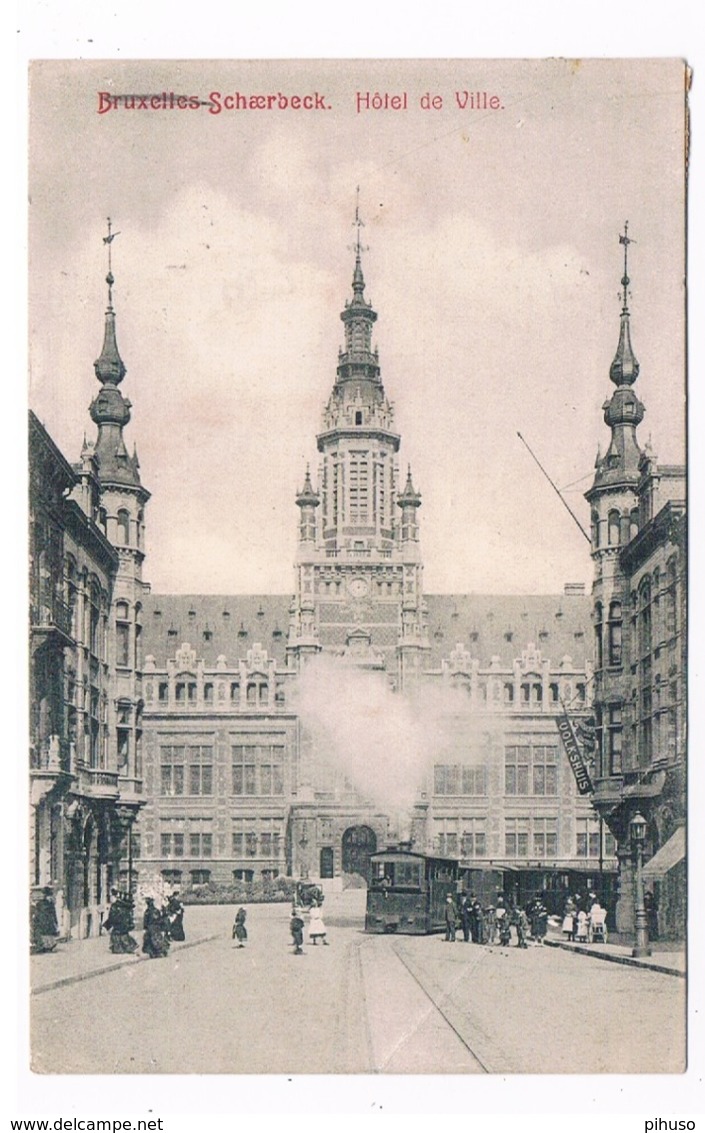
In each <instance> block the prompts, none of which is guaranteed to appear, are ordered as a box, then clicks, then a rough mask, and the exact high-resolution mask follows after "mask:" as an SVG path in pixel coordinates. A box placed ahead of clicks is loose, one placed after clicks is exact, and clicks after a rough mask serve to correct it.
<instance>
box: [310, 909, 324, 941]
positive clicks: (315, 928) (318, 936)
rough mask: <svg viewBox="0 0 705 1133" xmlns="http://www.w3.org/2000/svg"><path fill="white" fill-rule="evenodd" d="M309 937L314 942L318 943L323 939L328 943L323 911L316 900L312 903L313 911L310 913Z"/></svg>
mask: <svg viewBox="0 0 705 1133" xmlns="http://www.w3.org/2000/svg"><path fill="white" fill-rule="evenodd" d="M308 938H309V940H310V941H311V943H312V944H318V941H319V940H321V941H323V943H324V944H327V943H328V941H327V940H326V926H325V924H324V923H323V913H322V912H321V906H320V905H319V904H318V902H317V901H314V903H313V904H312V905H311V912H310V913H309V922H308Z"/></svg>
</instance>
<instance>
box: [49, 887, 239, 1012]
mask: <svg viewBox="0 0 705 1133" xmlns="http://www.w3.org/2000/svg"><path fill="white" fill-rule="evenodd" d="M200 913H201V910H200V908H199V909H198V910H195V909H194V908H193V907H189V908H188V909H187V916H188V918H189V921H190V923H187V925H186V931H187V939H186V940H185V941H184V942H183V943H172V945H171V949H170V954H172V953H174V952H179V951H181V950H183V949H184V948H193V947H194V946H195V945H197V944H204V943H205V942H206V941H208V940H213V939H215V937H216V936H220V935H221V933H214V932H213V931H212V925H211V926H210V931H208V929H207V928H206V926H205V925H204V924H203V923H199V922H202V920H203V916H202V914H201V915H199V914H200ZM225 927H226V926H224V928H225ZM132 935H133V936H134V938H135V940H136V941H137V942H138V944H139V945H140V949H139V950H138V951H137V952H135V953H133V954H131V955H130V954H129V953H128V954H126V955H120V954H115V953H113V952H111V951H110V936H109V935H108V934H107V933H105V934H104V935H103V936H93V937H89V938H88V939H86V940H68V941H66V942H65V943H62V944H59V945H58V946H57V948H56V951H54V952H40V953H37V954H35V955H33V956H31V957H30V962H29V982H30V990H31V994H32V995H39V994H41V992H44V991H51V990H53V989H54V988H58V987H65V986H67V985H68V984H73V983H77V982H78V981H79V980H89V979H91V978H92V977H93V976H101V975H104V974H105V973H106V972H112V971H115V970H116V969H117V968H124V967H125V966H126V965H128V964H138V963H141V962H143V961H145V960H148V959H149V957H148V956H145V955H144V953H143V952H142V951H141V945H142V932H141V931H139V930H135V931H134V932H133V933H132Z"/></svg>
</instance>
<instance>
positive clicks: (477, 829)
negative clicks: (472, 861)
mask: <svg viewBox="0 0 705 1133" xmlns="http://www.w3.org/2000/svg"><path fill="white" fill-rule="evenodd" d="M460 824H461V829H462V836H461V839H460V852H461V855H462V856H463V857H464V858H484V857H486V855H487V845H486V841H487V834H486V819H484V818H462V819H461V820H460Z"/></svg>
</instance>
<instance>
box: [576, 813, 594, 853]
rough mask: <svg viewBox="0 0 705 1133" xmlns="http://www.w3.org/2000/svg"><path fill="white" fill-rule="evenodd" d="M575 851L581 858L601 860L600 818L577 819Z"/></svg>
mask: <svg viewBox="0 0 705 1133" xmlns="http://www.w3.org/2000/svg"><path fill="white" fill-rule="evenodd" d="M575 850H576V856H577V857H579V858H599V856H600V820H599V819H598V818H576V820H575Z"/></svg>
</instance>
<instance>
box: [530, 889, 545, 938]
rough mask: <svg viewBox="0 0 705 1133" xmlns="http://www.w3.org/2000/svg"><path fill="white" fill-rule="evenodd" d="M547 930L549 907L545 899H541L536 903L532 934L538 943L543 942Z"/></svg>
mask: <svg viewBox="0 0 705 1133" xmlns="http://www.w3.org/2000/svg"><path fill="white" fill-rule="evenodd" d="M547 932H548V909H547V908H546V906H545V905H544V903H543V901H542V900H540V899H539V900H538V901H537V902H536V903H535V905H534V922H533V925H532V934H533V937H534V940H535V941H536V943H537V944H543V941H544V937H545V936H546V933H547Z"/></svg>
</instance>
